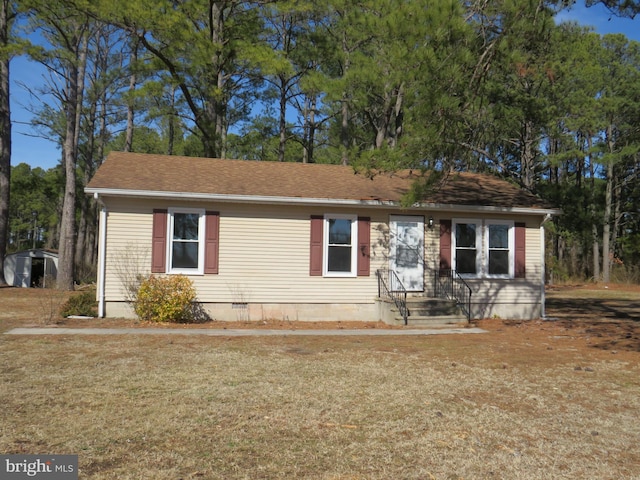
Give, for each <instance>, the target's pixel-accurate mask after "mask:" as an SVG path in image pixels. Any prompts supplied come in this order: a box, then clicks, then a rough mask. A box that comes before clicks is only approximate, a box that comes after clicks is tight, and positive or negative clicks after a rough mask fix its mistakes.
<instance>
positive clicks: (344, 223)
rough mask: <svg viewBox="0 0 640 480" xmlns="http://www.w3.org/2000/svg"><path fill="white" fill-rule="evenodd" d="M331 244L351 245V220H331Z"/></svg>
mask: <svg viewBox="0 0 640 480" xmlns="http://www.w3.org/2000/svg"><path fill="white" fill-rule="evenodd" d="M329 244H330V245H351V220H348V219H343V218H330V219H329Z"/></svg>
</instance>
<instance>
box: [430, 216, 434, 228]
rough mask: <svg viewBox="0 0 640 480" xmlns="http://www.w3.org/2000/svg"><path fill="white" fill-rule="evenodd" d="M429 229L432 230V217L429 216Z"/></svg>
mask: <svg viewBox="0 0 640 480" xmlns="http://www.w3.org/2000/svg"><path fill="white" fill-rule="evenodd" d="M429 228H433V217H432V216H431V215H429Z"/></svg>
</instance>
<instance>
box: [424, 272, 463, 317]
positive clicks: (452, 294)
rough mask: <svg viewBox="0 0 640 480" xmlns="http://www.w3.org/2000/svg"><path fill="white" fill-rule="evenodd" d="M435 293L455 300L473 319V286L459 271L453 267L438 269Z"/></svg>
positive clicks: (438, 296) (437, 295)
mask: <svg viewBox="0 0 640 480" xmlns="http://www.w3.org/2000/svg"><path fill="white" fill-rule="evenodd" d="M433 283H434V293H435V296H436V297H437V298H448V299H449V300H455V302H456V304H457V305H458V306H459V307H460V308H461V309H462V311H463V312H464V313H465V314H466V315H467V320H471V293H472V290H471V287H470V286H469V284H468V283H467V282H465V281H464V278H462V277H461V276H460V274H459V273H458V272H456V271H455V270H451V269H443V270H436V272H435V279H434V282H433Z"/></svg>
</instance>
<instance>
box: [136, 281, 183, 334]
mask: <svg viewBox="0 0 640 480" xmlns="http://www.w3.org/2000/svg"><path fill="white" fill-rule="evenodd" d="M195 299H196V290H195V288H194V287H193V283H192V282H191V280H189V279H188V278H187V277H185V276H184V275H170V276H166V277H157V276H154V275H150V276H149V277H146V278H145V279H143V280H142V282H141V283H140V288H139V289H138V294H137V296H136V300H135V301H134V303H133V308H134V311H135V312H136V315H137V316H138V317H139V318H140V319H141V320H151V321H154V322H181V323H187V322H192V321H194V318H195V305H194V302H195Z"/></svg>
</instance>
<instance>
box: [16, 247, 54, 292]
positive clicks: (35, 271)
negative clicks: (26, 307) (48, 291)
mask: <svg viewBox="0 0 640 480" xmlns="http://www.w3.org/2000/svg"><path fill="white" fill-rule="evenodd" d="M57 275H58V253H57V252H54V251H52V250H43V249H39V248H37V249H32V250H24V251H21V252H15V253H10V254H8V255H7V256H5V258H4V279H5V280H6V282H7V284H8V285H13V286H14V287H42V288H46V287H49V286H53V282H54V281H55V279H56V277H57Z"/></svg>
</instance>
